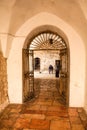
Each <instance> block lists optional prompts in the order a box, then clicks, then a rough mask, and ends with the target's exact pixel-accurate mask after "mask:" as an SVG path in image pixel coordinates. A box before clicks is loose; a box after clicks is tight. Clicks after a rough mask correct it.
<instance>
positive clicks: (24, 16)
mask: <svg viewBox="0 0 87 130" xmlns="http://www.w3.org/2000/svg"><path fill="white" fill-rule="evenodd" d="M86 7H87V1H86V0H37V1H34V0H0V33H10V34H14V35H15V33H16V31H17V30H18V29H19V28H20V27H21V26H22V24H23V23H24V22H26V21H27V20H28V19H29V18H31V17H33V16H34V15H36V14H38V13H40V12H48V13H52V14H54V15H56V16H58V17H60V18H61V19H63V20H64V21H66V22H67V23H69V24H70V25H71V26H73V27H74V28H75V29H76V30H77V31H79V29H80V30H82V31H85V30H86V29H87V28H86V24H87V19H86V18H87V8H86ZM83 25H84V27H83Z"/></svg>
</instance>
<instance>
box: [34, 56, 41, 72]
mask: <svg viewBox="0 0 87 130" xmlns="http://www.w3.org/2000/svg"><path fill="white" fill-rule="evenodd" d="M34 70H40V58H38V57H36V58H35V59H34Z"/></svg>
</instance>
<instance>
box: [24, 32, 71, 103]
mask: <svg viewBox="0 0 87 130" xmlns="http://www.w3.org/2000/svg"><path fill="white" fill-rule="evenodd" d="M34 51H44V52H45V51H50V52H52V51H54V52H57V55H58V57H59V59H55V65H56V63H57V62H56V61H59V64H60V78H59V79H60V85H59V86H58V91H59V92H60V94H61V95H62V96H64V98H65V100H66V104H67V105H68V101H69V91H68V90H69V84H68V83H69V48H68V46H67V43H66V42H65V40H64V39H63V38H62V37H61V36H60V35H59V34H58V33H55V32H52V31H42V32H40V33H39V34H37V35H35V36H34V37H33V38H32V39H31V41H30V44H28V45H27V48H26V49H23V72H24V75H23V101H24V102H25V101H28V100H31V99H32V98H34V97H35V88H34ZM40 72H41V70H40Z"/></svg>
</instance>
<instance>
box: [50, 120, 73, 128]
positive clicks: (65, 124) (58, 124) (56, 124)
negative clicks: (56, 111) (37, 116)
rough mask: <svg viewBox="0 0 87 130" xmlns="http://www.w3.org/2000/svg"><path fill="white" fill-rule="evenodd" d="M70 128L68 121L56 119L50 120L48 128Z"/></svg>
mask: <svg viewBox="0 0 87 130" xmlns="http://www.w3.org/2000/svg"><path fill="white" fill-rule="evenodd" d="M70 128H71V126H70V123H69V121H64V120H56V121H54V120H53V121H51V125H50V130H69V129H70Z"/></svg>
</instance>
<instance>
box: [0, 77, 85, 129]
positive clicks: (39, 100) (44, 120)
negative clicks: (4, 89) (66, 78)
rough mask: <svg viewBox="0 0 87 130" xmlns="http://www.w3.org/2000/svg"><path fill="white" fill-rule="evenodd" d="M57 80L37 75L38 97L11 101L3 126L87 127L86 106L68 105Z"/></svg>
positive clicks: (0, 116)
mask: <svg viewBox="0 0 87 130" xmlns="http://www.w3.org/2000/svg"><path fill="white" fill-rule="evenodd" d="M58 80H59V79H56V78H54V79H53V78H49V79H45V78H44V79H42V78H41V79H40V78H37V79H36V78H35V88H36V90H35V92H36V93H35V99H33V100H32V101H27V102H26V103H24V104H9V105H8V106H7V107H6V108H5V110H4V111H3V112H2V113H1V114H0V130H87V116H86V114H85V112H84V110H83V109H82V108H68V107H66V106H65V105H66V102H65V99H64V98H63V97H62V96H60V94H59V93H58V90H57V88H56V85H58V82H59V81H58Z"/></svg>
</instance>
